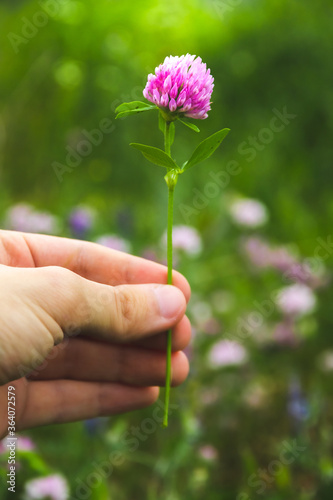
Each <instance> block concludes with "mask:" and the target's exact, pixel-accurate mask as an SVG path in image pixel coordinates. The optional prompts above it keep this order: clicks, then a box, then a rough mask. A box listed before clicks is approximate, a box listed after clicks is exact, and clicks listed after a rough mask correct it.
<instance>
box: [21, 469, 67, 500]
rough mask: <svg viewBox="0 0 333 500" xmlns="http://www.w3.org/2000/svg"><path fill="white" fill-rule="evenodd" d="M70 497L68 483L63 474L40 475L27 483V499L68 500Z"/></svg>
mask: <svg viewBox="0 0 333 500" xmlns="http://www.w3.org/2000/svg"><path fill="white" fill-rule="evenodd" d="M68 497H69V491H68V485H67V482H66V480H65V478H64V477H63V476H60V475H59V474H54V475H52V476H45V477H38V478H36V479H32V480H31V481H29V482H28V483H26V485H25V498H26V499H27V500H42V499H46V498H48V499H50V500H67V499H68Z"/></svg>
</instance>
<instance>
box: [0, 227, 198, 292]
mask: <svg viewBox="0 0 333 500" xmlns="http://www.w3.org/2000/svg"><path fill="white" fill-rule="evenodd" d="M0 243H2V247H3V248H4V252H5V253H6V254H7V255H4V256H2V257H3V258H2V260H4V262H2V263H4V264H6V263H7V265H16V266H18V267H45V266H60V267H65V268H67V269H69V270H71V271H73V272H75V273H76V274H79V275H80V276H82V277H84V278H86V279H89V280H91V281H96V282H97V283H103V284H106V285H113V286H116V285H123V284H141V283H142V284H144V283H161V284H164V283H167V268H166V266H163V265H162V264H158V263H156V262H152V261H149V260H146V259H143V258H141V257H135V256H133V255H129V254H127V253H124V252H120V251H118V250H112V249H110V248H106V247H104V246H102V245H99V244H97V243H91V242H88V241H80V240H72V239H69V238H60V237H57V236H46V235H41V234H31V233H20V232H15V231H0ZM11 249H12V251H11ZM13 255H14V256H15V260H16V261H15V263H13ZM6 257H7V259H6ZM172 278H173V285H175V286H176V287H178V288H180V290H181V291H182V292H183V294H184V296H185V298H186V301H187V302H188V301H189V299H190V295H191V289H190V285H189V283H188V281H187V280H186V278H184V276H183V275H182V274H180V273H178V272H177V271H173V274H172Z"/></svg>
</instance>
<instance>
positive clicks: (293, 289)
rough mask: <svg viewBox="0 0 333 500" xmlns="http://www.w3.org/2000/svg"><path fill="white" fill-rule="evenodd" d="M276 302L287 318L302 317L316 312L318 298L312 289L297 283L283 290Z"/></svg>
mask: <svg viewBox="0 0 333 500" xmlns="http://www.w3.org/2000/svg"><path fill="white" fill-rule="evenodd" d="M276 302H277V305H278V307H279V309H280V310H281V312H282V313H284V314H286V315H287V316H302V315H304V314H309V313H311V312H312V311H313V310H314V308H315V306H316V297H315V295H314V293H313V292H312V290H311V288H309V287H307V286H306V285H303V284H300V283H296V284H294V285H289V286H286V287H284V288H282V289H281V290H280V291H279V293H278V296H277V299H276Z"/></svg>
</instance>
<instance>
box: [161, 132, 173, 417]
mask: <svg viewBox="0 0 333 500" xmlns="http://www.w3.org/2000/svg"><path fill="white" fill-rule="evenodd" d="M164 146H165V152H166V153H167V154H168V155H170V150H171V146H170V122H166V123H165V135H164ZM173 194H174V186H173V185H168V229H167V263H168V285H172V225H173ZM171 352H172V331H171V329H170V330H168V337H167V353H166V373H165V404H164V418H163V426H164V427H167V426H168V414H169V401H170V387H171Z"/></svg>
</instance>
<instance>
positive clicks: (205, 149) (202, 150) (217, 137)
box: [183, 128, 230, 171]
mask: <svg viewBox="0 0 333 500" xmlns="http://www.w3.org/2000/svg"><path fill="white" fill-rule="evenodd" d="M229 132H230V129H229V128H224V129H223V130H219V131H218V132H215V134H213V135H211V136H210V137H207V139H205V140H204V141H202V142H200V144H199V146H198V147H197V148H196V149H195V151H194V152H193V154H192V156H191V158H190V159H189V160H188V162H186V163H185V164H184V166H183V171H185V170H188V169H189V168H191V167H194V165H197V164H198V163H200V162H202V161H203V160H206V159H207V158H209V157H210V156H211V155H212V154H213V153H214V151H215V150H216V149H217V148H218V147H219V145H220V144H221V142H222V141H223V139H224V138H225V136H226V135H227V134H228V133H229Z"/></svg>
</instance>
